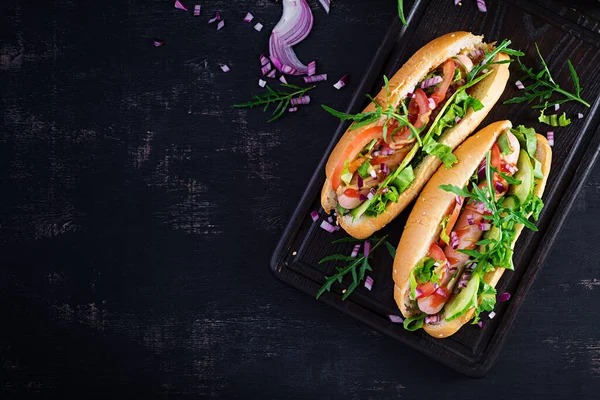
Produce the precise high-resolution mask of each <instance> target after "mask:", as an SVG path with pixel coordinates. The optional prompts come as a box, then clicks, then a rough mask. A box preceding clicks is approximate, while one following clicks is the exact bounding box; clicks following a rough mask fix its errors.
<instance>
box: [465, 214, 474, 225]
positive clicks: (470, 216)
mask: <svg viewBox="0 0 600 400" xmlns="http://www.w3.org/2000/svg"><path fill="white" fill-rule="evenodd" d="M467 222H468V223H469V225H475V219H474V218H473V215H472V214H467Z"/></svg>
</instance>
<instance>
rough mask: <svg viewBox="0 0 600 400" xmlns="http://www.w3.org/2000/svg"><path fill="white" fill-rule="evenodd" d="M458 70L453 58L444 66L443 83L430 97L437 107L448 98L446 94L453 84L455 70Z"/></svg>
mask: <svg viewBox="0 0 600 400" xmlns="http://www.w3.org/2000/svg"><path fill="white" fill-rule="evenodd" d="M455 69H456V64H454V60H452V59H451V58H449V59H447V60H446V62H444V65H443V66H442V74H443V75H442V79H443V81H442V82H440V84H439V85H438V86H437V87H436V88H435V91H434V92H433V93H432V94H431V96H430V97H429V98H430V99H432V100H433V101H435V105H436V106H437V105H438V104H440V103H441V102H442V100H444V97H446V92H447V91H448V88H449V87H450V84H451V83H452V79H453V78H454V70H455Z"/></svg>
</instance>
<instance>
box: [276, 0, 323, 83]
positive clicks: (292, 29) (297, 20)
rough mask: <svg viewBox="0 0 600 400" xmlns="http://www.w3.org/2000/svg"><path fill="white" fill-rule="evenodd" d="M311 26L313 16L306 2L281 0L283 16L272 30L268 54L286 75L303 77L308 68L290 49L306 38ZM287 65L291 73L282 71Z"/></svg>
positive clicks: (303, 0) (304, 0)
mask: <svg viewBox="0 0 600 400" xmlns="http://www.w3.org/2000/svg"><path fill="white" fill-rule="evenodd" d="M312 26H313V15H312V12H311V11H310V7H309V5H308V3H307V2H306V0H283V14H282V15H281V19H280V20H279V22H278V23H277V25H275V28H273V32H272V33H271V37H270V39H269V52H270V54H271V61H272V62H273V64H274V65H275V67H276V68H277V69H278V70H280V71H281V72H283V73H286V74H288V75H304V74H306V73H307V72H308V66H306V65H304V64H303V63H302V62H301V61H300V60H299V59H298V57H297V56H296V53H295V52H294V50H293V49H292V47H293V46H295V45H297V44H298V43H300V42H301V41H302V40H304V39H305V38H306V36H308V34H309V33H310V31H311V29H312ZM284 65H288V66H290V67H291V68H292V71H291V72H285V71H283V70H282V66H284Z"/></svg>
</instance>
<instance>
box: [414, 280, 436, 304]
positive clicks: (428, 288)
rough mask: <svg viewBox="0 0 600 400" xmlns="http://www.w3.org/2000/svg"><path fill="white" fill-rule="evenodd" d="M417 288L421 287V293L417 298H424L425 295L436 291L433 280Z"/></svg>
mask: <svg viewBox="0 0 600 400" xmlns="http://www.w3.org/2000/svg"><path fill="white" fill-rule="evenodd" d="M417 289H419V292H420V294H419V295H417V297H416V299H417V300H418V299H424V298H425V297H427V296H429V295H431V294H432V293H433V292H435V288H434V287H433V283H431V282H426V283H422V284H420V285H418V286H417Z"/></svg>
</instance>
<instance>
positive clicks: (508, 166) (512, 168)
mask: <svg viewBox="0 0 600 400" xmlns="http://www.w3.org/2000/svg"><path fill="white" fill-rule="evenodd" d="M505 168H506V169H507V170H508V172H509V173H510V174H511V175H514V174H515V173H516V172H517V167H515V166H514V165H512V164H509V163H507V164H506V165H505Z"/></svg>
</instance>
